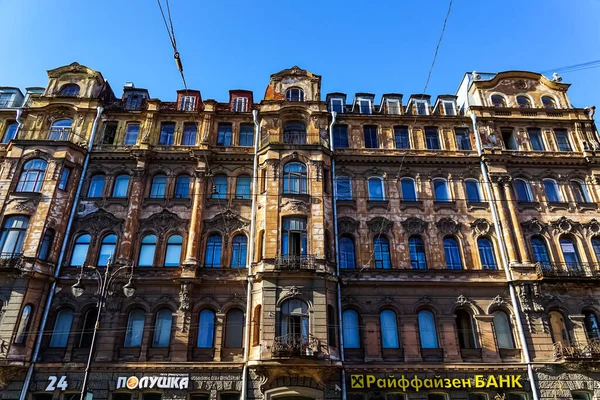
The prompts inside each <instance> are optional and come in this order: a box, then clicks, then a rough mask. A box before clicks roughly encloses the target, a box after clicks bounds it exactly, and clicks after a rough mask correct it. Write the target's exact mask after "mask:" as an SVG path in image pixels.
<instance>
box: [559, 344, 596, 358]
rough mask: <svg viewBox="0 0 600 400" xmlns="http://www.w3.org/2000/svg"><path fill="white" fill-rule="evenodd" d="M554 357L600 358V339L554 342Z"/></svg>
mask: <svg viewBox="0 0 600 400" xmlns="http://www.w3.org/2000/svg"><path fill="white" fill-rule="evenodd" d="M554 357H555V358H556V359H557V360H565V361H569V360H597V359H600V340H598V339H594V340H590V341H589V343H585V344H582V343H563V342H557V343H554Z"/></svg>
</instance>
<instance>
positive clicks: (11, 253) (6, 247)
mask: <svg viewBox="0 0 600 400" xmlns="http://www.w3.org/2000/svg"><path fill="white" fill-rule="evenodd" d="M28 225H29V217H25V216H22V215H18V216H13V217H8V218H7V219H6V220H5V221H4V225H3V226H2V232H1V233H0V249H1V251H0V257H1V258H12V257H15V256H19V255H21V253H22V252H23V241H24V240H25V233H27V226H28Z"/></svg>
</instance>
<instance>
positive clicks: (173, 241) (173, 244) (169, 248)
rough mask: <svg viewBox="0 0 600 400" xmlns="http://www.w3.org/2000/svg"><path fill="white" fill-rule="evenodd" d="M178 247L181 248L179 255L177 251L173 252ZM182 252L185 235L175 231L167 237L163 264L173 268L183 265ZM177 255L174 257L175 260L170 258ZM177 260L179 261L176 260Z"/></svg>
mask: <svg viewBox="0 0 600 400" xmlns="http://www.w3.org/2000/svg"><path fill="white" fill-rule="evenodd" d="M177 248H179V251H178V256H177V253H172V252H173V251H174V250H173V249H175V251H176V250H177ZM182 252H183V235H180V234H179V233H174V234H172V235H170V236H169V237H168V238H167V241H166V244H165V259H164V261H163V266H164V267H167V268H172V267H175V268H176V267H180V266H181V256H182ZM171 256H172V257H176V256H177V257H176V258H174V259H173V261H171V260H170V257H171ZM175 261H177V262H175Z"/></svg>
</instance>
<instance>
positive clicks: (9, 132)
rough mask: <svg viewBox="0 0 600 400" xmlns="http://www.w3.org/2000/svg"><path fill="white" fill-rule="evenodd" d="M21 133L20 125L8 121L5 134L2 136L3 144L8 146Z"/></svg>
mask: <svg viewBox="0 0 600 400" xmlns="http://www.w3.org/2000/svg"><path fill="white" fill-rule="evenodd" d="M18 131H19V123H18V122H16V121H14V122H13V121H8V123H7V124H6V128H4V133H3V134H2V143H4V144H7V143H9V142H10V141H11V140H14V139H15V138H16V136H17V133H18Z"/></svg>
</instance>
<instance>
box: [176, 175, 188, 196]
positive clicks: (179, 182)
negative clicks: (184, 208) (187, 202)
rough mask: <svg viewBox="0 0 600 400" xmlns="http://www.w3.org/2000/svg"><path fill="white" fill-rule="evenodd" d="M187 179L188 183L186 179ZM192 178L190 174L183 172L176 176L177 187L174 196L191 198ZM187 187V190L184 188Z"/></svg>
mask: <svg viewBox="0 0 600 400" xmlns="http://www.w3.org/2000/svg"><path fill="white" fill-rule="evenodd" d="M186 180H187V184H186V182H184V181H186ZM191 183H192V179H191V177H190V176H189V175H186V174H181V175H178V176H177V178H175V188H174V192H173V197H174V198H176V199H189V198H190V185H191ZM184 188H185V190H183V189H184Z"/></svg>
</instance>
